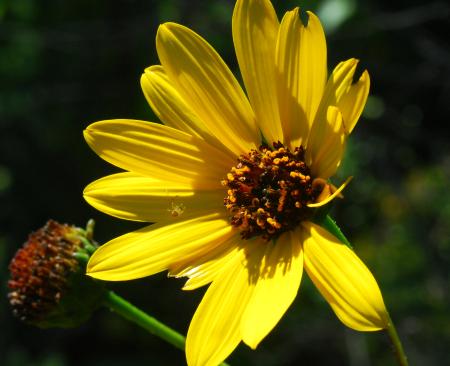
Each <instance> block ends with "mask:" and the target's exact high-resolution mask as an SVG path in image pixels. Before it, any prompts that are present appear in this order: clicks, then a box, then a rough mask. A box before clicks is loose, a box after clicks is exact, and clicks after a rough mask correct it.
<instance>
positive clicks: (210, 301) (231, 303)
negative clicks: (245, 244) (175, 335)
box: [186, 250, 253, 366]
mask: <svg viewBox="0 0 450 366" xmlns="http://www.w3.org/2000/svg"><path fill="white" fill-rule="evenodd" d="M239 254H240V255H236V256H234V257H233V258H232V260H230V261H229V263H227V265H226V266H225V268H224V269H223V271H221V272H220V274H219V275H218V276H217V277H216V278H215V280H214V282H213V283H212V284H211V285H210V286H209V288H208V290H207V291H206V293H205V296H204V297H203V299H202V301H201V303H200V305H199V306H198V308H197V311H196V312H195V314H194V317H193V318H192V321H191V325H190V326H189V331H188V334H187V338H186V358H187V363H188V365H189V366H217V365H218V364H219V363H221V362H222V361H223V360H225V359H226V358H227V357H228V355H229V354H230V353H231V352H233V350H234V349H235V348H236V346H237V345H238V344H239V342H240V341H241V339H242V336H241V331H240V324H241V317H242V314H243V312H244V310H245V308H246V305H247V302H248V300H249V299H250V297H251V294H252V291H253V286H252V285H251V284H249V282H248V272H247V268H246V267H245V265H244V264H243V263H244V261H245V254H244V250H240V251H239Z"/></svg>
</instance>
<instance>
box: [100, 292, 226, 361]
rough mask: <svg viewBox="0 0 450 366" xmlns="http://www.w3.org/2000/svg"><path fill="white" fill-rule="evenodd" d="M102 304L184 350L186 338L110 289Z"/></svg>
mask: <svg viewBox="0 0 450 366" xmlns="http://www.w3.org/2000/svg"><path fill="white" fill-rule="evenodd" d="M104 304H105V306H107V307H108V308H110V309H111V310H112V311H114V312H116V313H117V314H119V315H121V316H123V317H124V318H125V319H127V320H129V321H131V322H133V323H135V324H137V325H139V326H140V327H142V328H144V329H146V330H148V331H149V332H150V333H152V334H153V335H155V336H157V337H159V338H161V339H163V340H165V341H166V342H168V343H170V344H172V345H173V346H175V347H177V348H179V349H181V350H182V351H184V348H185V343H186V339H185V337H184V336H183V335H181V334H180V333H178V332H177V331H175V330H173V329H172V328H169V327H168V326H167V325H165V324H163V323H161V322H160V321H158V320H156V319H155V318H153V317H151V316H150V315H148V314H146V313H144V312H143V311H142V310H140V309H138V308H137V307H136V306H134V305H132V304H130V303H129V302H128V301H126V300H125V299H124V298H122V297H120V296H119V295H116V294H115V293H114V292H112V291H107V292H106V296H105V299H104ZM221 366H228V365H227V364H226V363H221Z"/></svg>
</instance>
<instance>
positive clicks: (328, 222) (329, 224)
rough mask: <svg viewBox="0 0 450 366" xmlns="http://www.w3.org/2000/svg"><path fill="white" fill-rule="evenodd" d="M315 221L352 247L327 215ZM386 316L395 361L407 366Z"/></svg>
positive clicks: (394, 331) (394, 330) (399, 343)
mask: <svg viewBox="0 0 450 366" xmlns="http://www.w3.org/2000/svg"><path fill="white" fill-rule="evenodd" d="M316 223H317V224H319V225H321V226H322V227H324V228H325V229H327V230H328V231H329V232H330V233H331V234H333V235H334V236H335V237H336V238H338V239H339V240H340V241H341V242H342V243H344V244H345V245H347V246H348V247H350V248H352V246H351V244H350V242H349V241H348V239H347V238H346V237H345V235H344V234H343V232H342V231H341V229H340V228H339V226H337V224H336V222H335V221H334V220H333V219H332V218H331V217H330V216H329V215H324V216H322V217H320V218H319V219H317V220H316ZM387 316H388V325H387V328H386V331H387V333H388V335H389V339H390V341H391V344H392V347H393V348H394V352H395V356H396V358H397V362H398V364H399V365H400V366H408V360H407V358H406V354H405V351H404V350H403V346H402V342H401V341H400V338H399V336H398V333H397V329H396V328H395V325H394V323H393V321H392V319H391V317H390V315H389V313H387Z"/></svg>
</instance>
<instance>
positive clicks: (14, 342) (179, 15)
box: [0, 0, 450, 366]
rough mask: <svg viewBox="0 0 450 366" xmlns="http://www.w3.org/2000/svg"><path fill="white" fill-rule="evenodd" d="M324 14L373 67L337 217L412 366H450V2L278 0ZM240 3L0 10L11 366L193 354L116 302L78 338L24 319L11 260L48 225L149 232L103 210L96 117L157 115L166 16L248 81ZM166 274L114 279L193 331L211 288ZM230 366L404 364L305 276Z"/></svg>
mask: <svg viewBox="0 0 450 366" xmlns="http://www.w3.org/2000/svg"><path fill="white" fill-rule="evenodd" d="M273 3H274V5H275V7H276V9H277V11H278V14H279V15H280V18H281V15H282V14H283V13H284V12H285V11H286V10H289V9H292V8H293V7H294V6H297V5H300V6H302V7H303V8H305V9H311V10H314V11H315V12H316V13H317V14H318V15H319V16H320V17H321V19H322V22H323V24H324V25H325V27H326V28H327V36H328V37H327V40H328V60H329V61H328V64H329V68H330V69H332V68H333V67H334V66H335V65H336V64H337V63H338V62H339V61H341V60H344V59H347V58H350V57H357V58H359V59H361V60H362V65H363V67H365V68H367V69H368V70H369V72H370V75H371V80H372V88H371V96H370V99H369V101H368V104H367V107H366V110H365V113H364V116H363V118H362V119H361V120H360V123H359V124H358V127H357V128H356V130H355V132H354V134H353V135H352V138H351V139H350V140H351V141H350V143H349V146H348V149H347V154H346V160H345V163H344V165H343V167H342V169H341V170H340V177H339V178H345V177H347V176H348V175H353V176H354V177H355V178H354V180H353V181H352V183H351V185H350V186H349V187H348V189H346V193H345V200H343V201H339V202H338V203H337V204H336V207H335V208H334V213H333V214H334V217H335V218H336V219H337V221H338V223H339V224H340V226H341V227H342V229H343V231H344V232H345V233H346V235H347V236H348V237H349V238H350V240H351V241H352V243H353V244H354V246H355V250H356V252H357V253H358V255H359V256H360V257H361V258H362V259H363V260H364V262H365V263H367V265H368V267H369V268H370V269H371V270H372V271H373V273H374V274H375V277H376V278H377V280H378V282H379V284H380V287H381V289H382V292H383V295H384V298H385V302H386V304H387V306H388V308H389V310H390V312H391V316H392V318H393V319H394V321H395V322H396V325H397V327H398V331H399V333H400V335H401V338H402V340H403V342H404V346H405V348H406V352H407V354H408V355H409V358H410V362H411V365H444V364H450V357H449V356H448V353H449V351H448V346H449V344H450V312H449V310H450V301H449V297H450V295H449V264H450V239H449V238H450V225H449V223H450V195H449V188H450V184H449V183H450V152H449V149H448V144H449V136H450V133H449V123H450V120H449V115H450V44H449V36H448V32H449V31H450V4H449V3H448V2H445V1H431V2H425V1H417V0H412V1H396V2H392V1H388V0H377V1H375V0H370V1H364V2H362V1H360V2H357V1H356V0H323V1H305V2H301V1H281V0H279V1H274V2H273ZM233 5H234V2H233V1H231V0H229V1H225V0H210V1H200V0H195V1H194V0H190V1H183V0H165V1H150V0H146V1H138V0H135V1H132V0H129V1H125V0H120V1H119V0H116V1H109V0H100V1H95V2H94V1H87V0H79V1H57V0H55V1H42V0H39V1H38V0H9V1H7V0H0V131H1V132H0V223H1V232H0V365H6V366H16V365H17V366H20V365H36V366H37V365H40V366H41V365H42V366H65V365H67V366H69V365H81V364H82V365H108V366H113V365H182V364H184V355H183V353H182V352H180V351H178V350H175V349H173V348H172V347H171V346H169V345H167V344H166V343H164V342H163V341H160V340H159V339H157V338H155V337H153V336H151V335H149V334H147V333H146V332H145V331H143V330H141V329H139V328H137V327H136V326H134V325H132V324H130V323H128V322H126V321H124V320H122V319H121V318H119V317H118V316H116V315H115V314H112V313H109V311H107V310H105V309H102V310H99V311H98V312H96V313H95V314H94V316H93V318H92V319H91V320H90V321H89V322H88V323H86V324H85V325H83V326H82V327H80V328H77V329H69V330H40V329H37V328H33V327H30V326H26V325H24V324H21V323H20V322H19V321H18V320H17V319H15V318H13V317H12V316H11V313H10V308H9V306H8V303H7V298H6V293H7V290H6V282H7V278H8V273H7V266H8V262H9V260H10V259H11V257H12V256H13V254H14V252H15V251H16V250H17V248H19V247H20V246H21V245H22V243H23V242H24V240H25V239H26V237H27V235H28V233H29V232H31V231H33V230H36V229H37V228H39V227H40V226H42V225H43V224H44V223H45V222H46V220H47V219H48V218H54V219H57V220H59V221H62V222H69V223H73V224H76V225H78V226H83V225H84V224H85V222H86V221H87V219H88V218H91V217H92V218H94V219H95V220H96V222H97V231H96V239H97V240H98V241H99V242H105V241H107V240H109V239H111V238H113V237H115V236H117V235H120V234H122V233H125V232H127V231H129V230H132V229H135V228H138V227H140V225H137V224H135V223H129V222H125V221H121V220H118V219H114V218H112V217H109V216H106V215H104V214H101V213H100V212H97V211H96V210H94V209H93V208H91V207H90V206H89V205H88V204H87V203H85V202H84V200H83V198H82V195H81V193H82V190H83V188H84V187H85V186H86V185H87V184H88V183H89V182H91V181H93V180H94V179H97V178H100V177H102V176H104V175H106V174H109V173H112V172H115V171H116V169H115V168H114V167H112V166H110V165H108V164H107V163H105V162H103V161H102V160H101V159H100V158H98V157H97V156H96V155H95V154H94V153H93V152H92V151H90V149H89V148H88V146H87V144H86V143H85V142H84V140H83V138H82V130H83V129H84V128H85V127H86V126H87V125H88V124H89V123H91V122H94V121H98V120H103V119H110V118H134V119H144V120H153V121H155V120H156V118H155V117H154V115H153V114H152V111H151V109H150V108H149V107H148V105H147V103H146V101H145V99H144V97H143V95H142V92H141V90H140V86H139V78H140V75H141V73H142V71H143V70H144V68H145V67H147V66H149V65H151V64H156V63H158V59H157V56H156V53H155V44H154V38H155V35H156V30H157V27H158V24H160V23H162V22H165V21H176V22H180V23H182V24H184V25H187V26H189V27H190V28H192V29H194V30H195V31H197V32H198V33H200V34H201V35H203V36H204V37H205V38H206V39H207V40H208V41H209V42H210V43H211V44H212V45H213V46H214V47H215V48H216V49H217V50H218V52H219V53H220V54H221V55H222V57H223V58H224V59H225V61H226V62H227V64H228V65H229V66H230V67H231V68H232V69H233V70H234V71H235V72H236V73H237V72H238V70H237V65H236V59H235V55H234V50H233V45H232V39H231V13H232V8H233ZM182 283H183V281H179V280H175V279H167V278H166V274H165V273H163V274H159V275H156V276H153V277H150V278H146V279H143V280H139V281H132V282H129V283H122V284H120V283H119V284H112V285H111V288H114V289H115V290H116V291H117V292H118V293H119V294H121V295H123V296H125V297H126V298H127V299H129V300H130V301H132V302H133V303H135V304H136V305H138V306H140V307H142V308H143V309H145V310H146V311H148V312H149V313H151V314H153V315H154V316H156V317H157V318H159V319H160V320H162V321H164V322H165V323H167V324H169V325H171V326H173V327H175V328H176V329H178V330H180V331H181V332H183V333H185V332H186V331H187V328H188V324H189V321H190V318H191V316H192V314H193V313H194V311H195V308H196V305H197V304H198V302H199V301H200V299H201V296H202V294H203V291H204V290H197V291H194V292H183V291H180V288H181V286H182ZM229 362H230V363H231V364H232V365H312V364H314V365H352V366H353V365H373V366H381V365H383V366H384V365H394V359H393V356H392V355H391V353H390V346H389V343H388V340H387V337H386V335H385V334H384V333H380V332H378V333H357V332H354V331H352V330H349V329H346V328H345V327H344V326H343V325H342V324H341V323H340V322H339V321H338V320H337V318H336V317H335V316H334V314H333V313H332V311H331V309H330V308H329V306H328V304H327V303H326V302H325V301H324V300H323V299H322V298H321V297H320V295H319V294H318V292H317V291H316V290H315V289H314V287H313V286H312V284H311V283H310V281H309V279H308V278H307V276H304V279H303V283H302V287H301V290H300V296H298V297H297V299H296V300H295V302H294V304H293V305H292V306H291V308H290V310H289V311H288V312H287V314H286V315H285V316H284V318H283V319H282V320H281V322H280V323H279V324H278V326H277V327H276V328H275V330H274V331H273V332H271V334H270V335H269V336H268V337H267V338H266V339H265V340H264V341H263V342H262V344H261V345H260V346H259V347H258V349H257V351H251V350H250V349H249V348H248V347H246V346H240V347H239V348H238V349H237V350H236V351H235V352H234V353H233V355H232V356H231V357H230V359H229Z"/></svg>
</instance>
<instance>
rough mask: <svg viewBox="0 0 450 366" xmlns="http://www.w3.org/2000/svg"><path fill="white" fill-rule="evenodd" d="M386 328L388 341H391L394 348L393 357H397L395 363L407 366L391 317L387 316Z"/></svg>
mask: <svg viewBox="0 0 450 366" xmlns="http://www.w3.org/2000/svg"><path fill="white" fill-rule="evenodd" d="M388 318H389V319H388V327H387V329H386V330H387V333H388V335H389V339H390V340H391V343H392V346H393V347H394V352H395V356H396V357H397V362H398V364H399V365H401V366H408V359H407V357H406V354H405V351H404V350H403V346H402V342H401V341H400V338H399V337H398V333H397V329H396V328H395V325H394V323H393V322H392V319H391V317H390V316H389V314H388Z"/></svg>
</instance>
